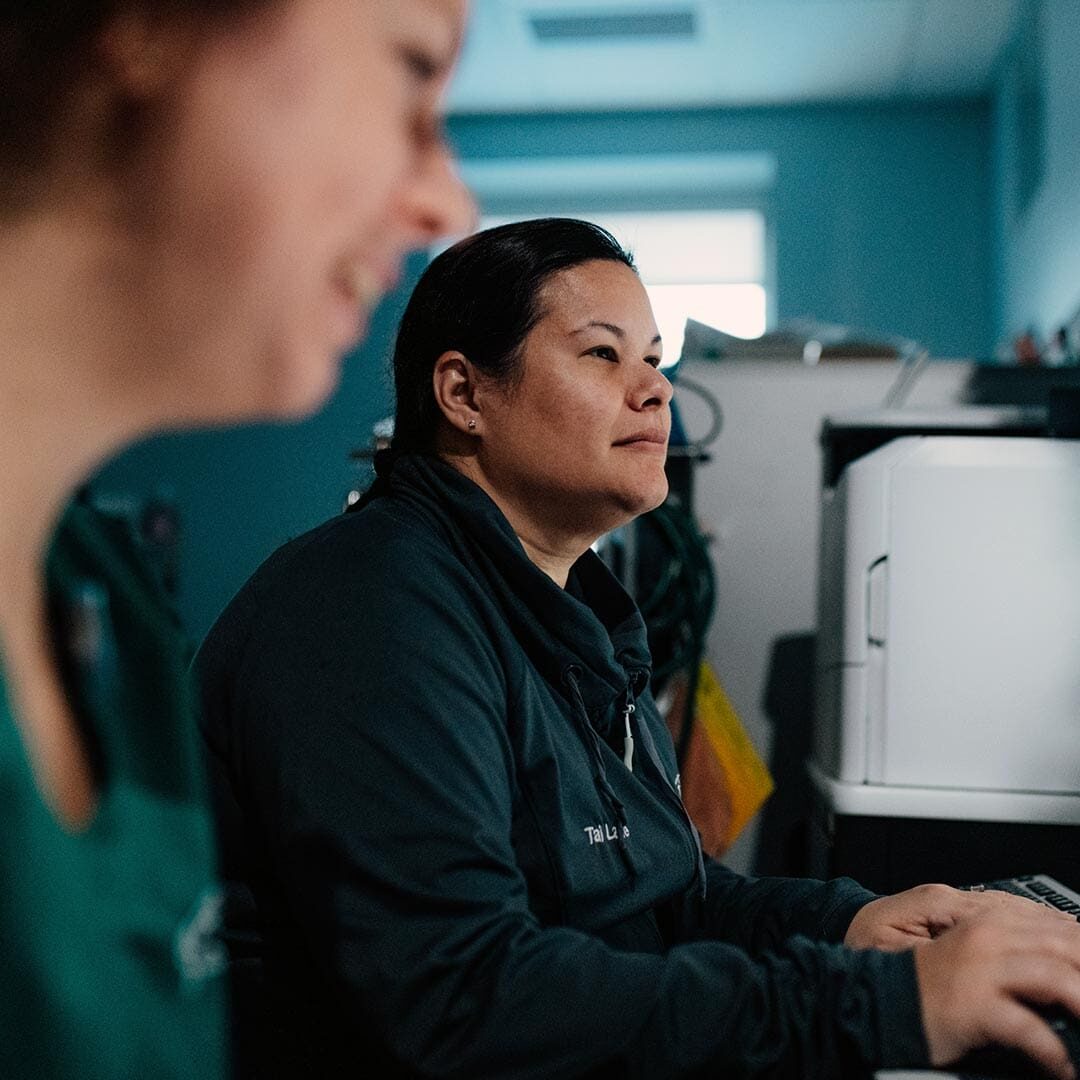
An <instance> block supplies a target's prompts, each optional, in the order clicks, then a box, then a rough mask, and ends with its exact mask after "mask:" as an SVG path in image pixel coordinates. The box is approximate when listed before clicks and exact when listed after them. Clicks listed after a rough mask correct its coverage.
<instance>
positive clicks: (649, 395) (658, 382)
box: [634, 364, 674, 409]
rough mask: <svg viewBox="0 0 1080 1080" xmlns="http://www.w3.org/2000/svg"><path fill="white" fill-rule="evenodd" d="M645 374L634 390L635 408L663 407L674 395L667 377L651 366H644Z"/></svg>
mask: <svg viewBox="0 0 1080 1080" xmlns="http://www.w3.org/2000/svg"><path fill="white" fill-rule="evenodd" d="M645 368H646V374H645V375H644V377H643V378H642V379H641V380H640V381H639V383H638V385H637V387H636V388H635V393H634V399H635V408H638V409H647V408H656V407H663V406H665V405H667V404H669V402H670V401H671V395H672V394H673V393H674V391H673V389H672V386H671V383H670V381H669V380H668V377H667V376H666V375H665V374H664V373H663V372H662V371H661V370H660V369H659V368H656V367H653V366H652V365H651V364H646V365H645Z"/></svg>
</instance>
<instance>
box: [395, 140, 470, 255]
mask: <svg viewBox="0 0 1080 1080" xmlns="http://www.w3.org/2000/svg"><path fill="white" fill-rule="evenodd" d="M416 164H417V168H416V172H415V173H414V174H413V176H412V177H411V179H410V182H409V185H408V188H407V189H406V190H405V191H404V192H403V193H402V198H403V200H404V212H405V214H406V216H407V217H408V219H409V224H410V225H411V227H412V228H413V230H415V232H416V233H417V234H418V235H417V243H418V244H426V243H430V242H431V241H433V240H437V239H438V238H439V237H440V236H464V235H465V234H467V233H470V232H473V231H474V230H475V229H476V226H477V222H478V219H479V214H478V211H477V207H476V203H475V202H474V200H473V197H472V195H471V193H470V192H469V189H468V188H467V187H466V186H465V183H464V181H463V180H462V179H461V177H460V176H459V175H458V171H457V168H456V167H455V164H454V159H453V156H452V155H451V153H450V150H449V148H448V147H447V145H446V143H445V142H443V141H442V140H441V139H440V140H438V141H435V142H433V143H432V144H431V145H430V146H429V147H428V148H426V149H425V151H424V153H423V155H422V157H421V159H420V160H419V161H417V163H416Z"/></svg>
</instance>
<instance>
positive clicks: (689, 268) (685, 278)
mask: <svg viewBox="0 0 1080 1080" xmlns="http://www.w3.org/2000/svg"><path fill="white" fill-rule="evenodd" d="M565 216H567V217H582V218H585V219H586V220H588V221H594V222H596V224H597V225H601V226H603V227H604V228H605V229H607V230H608V232H610V233H611V234H612V235H613V236H614V237H615V238H616V239H617V240H618V241H619V243H620V244H622V245H623V247H625V248H626V249H627V250H629V251H630V252H631V253H632V254H633V256H634V262H635V263H636V264H637V268H638V272H639V273H640V274H641V280H642V281H643V282H644V283H645V288H646V290H647V291H648V294H649V300H650V301H651V303H652V306H653V314H654V315H655V316H656V325H657V328H658V329H659V330H660V336H661V338H663V341H664V362H663V365H662V366H664V367H668V366H670V365H671V364H674V363H675V362H676V361H677V360H678V359H679V356H680V354H681V353H682V344H683V330H684V328H685V326H686V320H687V319H688V318H691V319H697V320H698V322H703V323H706V324H707V325H709V326H713V327H716V329H718V330H723V331H724V333H726V334H735V335H736V336H738V337H746V338H752V337H760V336H761V335H762V334H763V333H765V330H766V319H767V311H768V293H767V290H766V287H765V218H764V215H763V214H762V213H761V212H760V211H758V210H701V211H668V210H662V211H648V212H634V213H614V214H594V213H587V212H586V213H575V212H574V211H573V210H569V211H567V212H566V214H565ZM518 220H521V218H520V217H516V216H515V217H505V216H500V217H485V218H483V219H482V220H481V222H480V227H481V228H483V229H486V228H489V227H491V226H493V225H501V224H504V223H505V222H508V221H518Z"/></svg>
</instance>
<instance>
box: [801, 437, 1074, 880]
mask: <svg viewBox="0 0 1080 1080" xmlns="http://www.w3.org/2000/svg"><path fill="white" fill-rule="evenodd" d="M818 595H819V613H818V638H817V661H816V662H817V673H816V676H817V677H816V682H817V699H816V711H815V712H816V715H815V728H814V741H813V751H812V760H811V762H810V763H809V772H810V777H811V781H812V783H813V785H814V787H815V789H816V791H817V795H818V798H819V799H820V800H821V803H822V805H823V807H824V809H825V811H826V813H827V815H828V818H829V821H830V824H831V825H834V824H835V817H836V815H841V816H851V817H853V818H863V819H867V820H869V819H877V820H879V821H880V820H881V819H922V820H923V821H925V820H926V819H937V820H953V821H957V822H960V821H964V822H984V823H985V822H1002V823H1004V822H1008V823H1023V824H1026V825H1077V824H1080V442H1075V441H1065V440H1054V439H1047V438H1000V437H987V436H984V435H979V434H971V435H963V436H906V437H902V438H897V439H895V440H893V441H891V442H888V443H887V444H886V445H884V446H881V447H880V448H878V449H875V450H873V451H872V452H870V453H868V454H866V455H865V456H863V457H860V458H857V459H856V460H854V461H851V462H850V463H848V464H847V465H846V467H845V468H844V469H843V472H842V473H841V474H840V475H839V477H838V479H837V481H836V483H835V485H833V486H827V487H826V488H825V490H824V491H823V496H822V520H821V561H820V567H819V584H818ZM923 835H924V837H925V838H926V839H925V841H924V842H926V843H932V842H933V838H932V837H933V834H932V833H926V832H924V834H923ZM1077 835H1078V836H1080V833H1078V834H1077ZM863 839H864V840H865V837H864V838H863ZM909 843H912V842H911V841H910V838H909ZM1074 843H1075V844H1076V847H1077V857H1078V858H1080V840H1077V841H1074ZM914 846H917V845H914ZM961 846H962V845H961ZM1023 855H1024V853H1023V852H1018V853H1016V855H1015V856H1013V859H1012V864H1013V866H1014V868H1016V867H1017V865H1018V864H1020V863H1022V861H1023ZM1042 868H1043V867H1042V866H1039V867H1036V869H1042ZM831 869H832V870H833V871H836V870H840V871H842V872H853V871H857V870H858V867H839V868H838V867H835V866H834V867H831ZM1026 869H1032V867H1031V866H1027V867H1026Z"/></svg>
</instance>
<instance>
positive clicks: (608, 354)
mask: <svg viewBox="0 0 1080 1080" xmlns="http://www.w3.org/2000/svg"><path fill="white" fill-rule="evenodd" d="M589 352H591V353H592V354H593V356H599V357H600V359H601V360H612V361H615V360H618V359H619V357H618V354H617V353H616V352H615V350H614V349H613V348H612V347H611V346H610V345H597V346H596V348H595V349H590V350H589Z"/></svg>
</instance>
